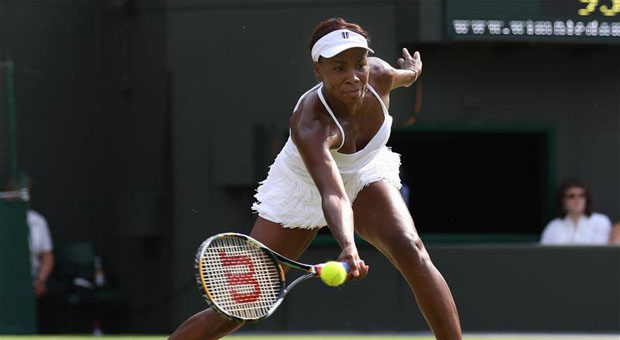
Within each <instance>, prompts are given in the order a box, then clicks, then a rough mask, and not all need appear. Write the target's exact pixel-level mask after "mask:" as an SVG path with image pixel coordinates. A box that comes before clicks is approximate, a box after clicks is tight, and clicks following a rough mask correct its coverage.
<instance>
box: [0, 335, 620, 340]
mask: <svg viewBox="0 0 620 340" xmlns="http://www.w3.org/2000/svg"><path fill="white" fill-rule="evenodd" d="M618 338H619V336H618V335H547V336H543V335H522V336H519V335H476V336H467V335H465V336H464V339H465V340H493V339H498V340H559V339H567V340H569V339H570V340H612V339H613V340H617V339H618ZM65 339H66V340H86V339H89V340H93V339H114V340H165V339H166V336H140V335H125V336H117V335H106V336H98V337H95V336H73V335H66V336H8V335H0V340H65ZM224 339H230V340H370V339H373V340H433V339H434V338H433V337H430V336H408V335H335V336H333V335H331V336H330V335H322V334H318V335H260V336H257V335H233V336H229V337H226V338H224Z"/></svg>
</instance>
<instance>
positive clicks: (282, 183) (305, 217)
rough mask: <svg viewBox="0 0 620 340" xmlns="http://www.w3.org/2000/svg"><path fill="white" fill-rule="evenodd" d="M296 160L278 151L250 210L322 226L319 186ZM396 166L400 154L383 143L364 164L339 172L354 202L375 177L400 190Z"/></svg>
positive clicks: (287, 223) (285, 222) (290, 223)
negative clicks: (355, 168)
mask: <svg viewBox="0 0 620 340" xmlns="http://www.w3.org/2000/svg"><path fill="white" fill-rule="evenodd" d="M296 162H297V164H296V165H295V164H294V163H296ZM299 162H302V161H301V159H297V157H292V156H291V155H290V154H288V153H286V152H284V151H283V152H280V154H279V155H278V156H277V157H276V160H275V161H274V163H273V164H272V165H271V167H270V168H269V174H268V175H267V179H265V180H264V181H262V182H260V184H259V186H258V188H257V189H256V194H255V195H254V197H255V198H256V202H255V203H254V204H253V205H252V210H254V211H256V212H257V213H258V215H259V216H260V217H262V218H264V219H266V220H269V221H272V222H275V223H279V224H281V225H282V226H283V227H284V228H305V229H313V228H321V227H324V226H325V225H327V222H326V221H325V217H324V216H323V210H322V208H321V196H320V194H319V190H318V189H317V188H316V186H315V184H314V182H313V181H312V178H311V177H310V174H309V173H308V172H307V170H306V169H305V167H300V166H299ZM302 164H303V163H302ZM300 168H303V171H301V170H300ZM399 169H400V155H399V154H398V153H395V152H393V151H392V150H391V149H390V148H388V147H385V146H384V147H383V148H382V149H381V150H380V151H379V152H378V153H377V155H376V156H375V157H374V159H373V160H372V161H370V162H369V163H368V164H366V165H365V166H364V167H363V168H361V169H359V170H356V171H350V172H344V173H343V172H341V176H342V181H343V183H344V188H345V190H346V193H347V195H348V197H349V201H350V202H351V203H353V202H354V201H355V198H356V197H357V194H359V192H360V191H361V190H362V189H363V188H364V187H366V186H368V185H370V184H371V183H374V182H376V181H381V180H383V181H386V182H388V183H390V184H391V185H393V186H394V187H396V189H399V190H400V188H401V182H400V177H399Z"/></svg>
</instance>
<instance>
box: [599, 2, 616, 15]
mask: <svg viewBox="0 0 620 340" xmlns="http://www.w3.org/2000/svg"><path fill="white" fill-rule="evenodd" d="M600 10H601V13H603V15H604V16H608V17H613V16H615V15H616V14H618V13H620V0H611V6H607V5H603V6H601V8H600Z"/></svg>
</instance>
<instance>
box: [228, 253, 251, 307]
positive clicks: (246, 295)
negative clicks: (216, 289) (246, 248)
mask: <svg viewBox="0 0 620 340" xmlns="http://www.w3.org/2000/svg"><path fill="white" fill-rule="evenodd" d="M219 255H220V260H221V261H222V265H223V266H224V267H231V266H244V267H246V268H247V269H248V271H247V272H242V273H231V272H226V280H227V281H228V284H229V285H230V295H231V296H232V298H233V300H234V301H235V302H237V303H248V302H254V301H256V300H258V298H259V296H260V285H259V283H258V281H257V280H256V278H254V273H255V271H254V262H252V259H251V258H250V257H248V256H246V255H228V254H226V253H225V252H223V251H222V252H220V254H219ZM235 286H251V287H252V289H251V291H246V290H245V289H244V290H243V291H238V290H237V289H235Z"/></svg>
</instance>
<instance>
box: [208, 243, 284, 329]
mask: <svg viewBox="0 0 620 340" xmlns="http://www.w3.org/2000/svg"><path fill="white" fill-rule="evenodd" d="M201 261H202V265H201V275H202V278H203V282H204V284H205V286H206V289H207V291H208V292H209V293H208V294H209V295H210V297H211V299H212V301H213V302H214V303H215V304H216V305H217V307H218V308H220V309H221V310H222V311H224V312H225V313H228V314H230V315H233V316H235V317H238V318H241V319H245V320H252V319H258V318H261V317H263V316H265V315H268V314H269V312H270V310H271V308H272V306H273V305H274V304H275V303H276V302H277V301H278V298H279V297H280V292H281V290H282V282H281V278H280V272H279V268H278V264H277V263H276V262H275V261H274V260H273V259H272V257H270V256H269V255H268V254H266V253H265V252H264V251H263V250H262V249H260V248H258V247H255V246H253V245H250V244H248V243H247V242H246V241H245V239H242V238H233V237H227V238H219V239H216V240H214V241H213V242H212V243H211V244H210V245H209V246H208V247H207V249H205V250H204V251H203V256H202V260H201Z"/></svg>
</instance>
